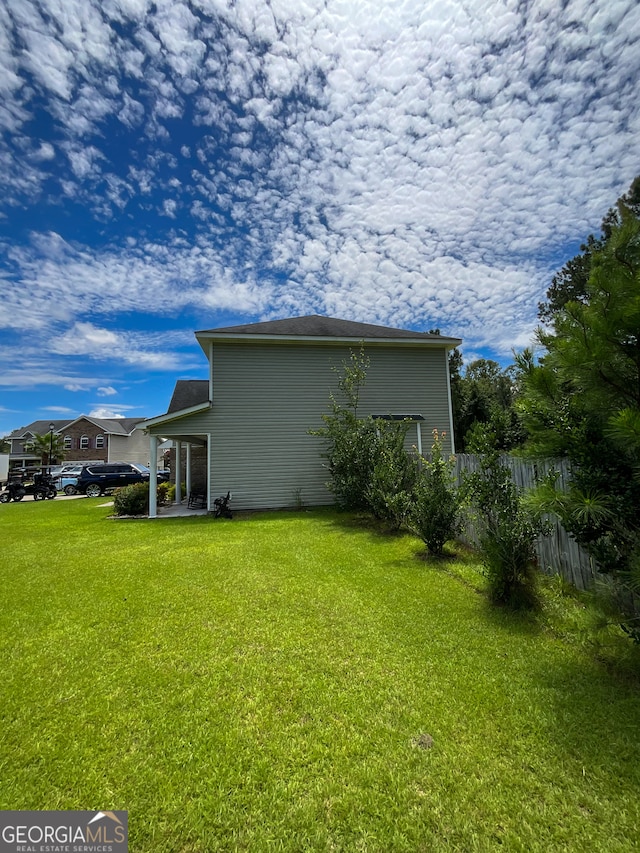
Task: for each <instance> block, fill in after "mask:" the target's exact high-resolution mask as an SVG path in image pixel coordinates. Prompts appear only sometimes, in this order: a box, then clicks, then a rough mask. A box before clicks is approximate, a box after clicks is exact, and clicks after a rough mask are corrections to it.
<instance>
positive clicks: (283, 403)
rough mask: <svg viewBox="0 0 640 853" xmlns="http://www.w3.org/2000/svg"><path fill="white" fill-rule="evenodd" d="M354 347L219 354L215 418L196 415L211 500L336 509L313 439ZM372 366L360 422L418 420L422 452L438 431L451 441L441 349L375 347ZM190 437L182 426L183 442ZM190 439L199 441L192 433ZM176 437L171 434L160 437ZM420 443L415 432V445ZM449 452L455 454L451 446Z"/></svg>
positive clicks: (223, 349)
mask: <svg viewBox="0 0 640 853" xmlns="http://www.w3.org/2000/svg"><path fill="white" fill-rule="evenodd" d="M349 352H350V350H349V348H348V347H336V346H322V345H274V344H268V343H265V344H262V343H259V344H258V343H256V344H250V343H248V342H247V343H243V344H232V343H229V344H226V343H225V344H220V343H216V344H215V346H214V356H213V376H214V381H213V408H212V410H211V412H210V413H206V414H205V415H204V416H203V415H198V416H197V417H196V418H194V421H195V420H197V421H198V429H197V431H198V432H200V431H201V430H202V432H205V431H206V432H209V433H211V448H210V451H211V472H212V480H211V492H212V498H215V497H217V496H218V495H220V494H223V493H226V492H227V490H231V492H232V494H233V503H232V506H233V508H234V509H258V508H265V507H285V506H294V505H295V504H296V501H297V499H298V497H299V498H300V499H301V500H302V501H303V502H304V503H305V504H307V505H319V504H327V503H331V502H332V496H331V494H330V493H329V492H328V490H327V488H326V485H325V484H326V480H327V472H326V469H325V468H324V467H323V460H322V458H321V453H322V449H323V443H322V440H321V439H319V438H317V437H314V436H310V435H309V434H308V430H309V429H310V428H316V427H320V426H322V419H321V415H322V414H323V413H327V412H329V411H330V402H329V394H330V392H331V391H333V392H334V393H338V389H337V376H336V374H335V372H334V371H333V370H332V367H336V368H338V369H341V365H342V362H343V361H344V360H348V359H349ZM366 353H367V355H368V356H369V358H370V360H371V364H370V367H369V370H368V374H367V382H366V384H365V386H364V387H363V389H362V392H361V397H360V409H359V414H361V415H363V416H365V415H367V414H372V413H375V414H383V413H384V414H387V413H388V414H398V413H402V414H405V413H412V414H413V413H419V414H422V415H424V417H425V421H424V422H423V424H422V438H423V450H424V451H425V452H426V451H427V450H428V449H429V447H430V439H431V431H432V430H433V429H434V428H437V429H438V430H440V431H446V433H447V442H448V439H449V431H450V424H449V407H448V396H447V357H446V352H445V350H444V349H426V348H418V347H406V348H398V347H394V348H393V349H391V348H387V347H383V346H377V347H376V346H373V345H372V346H368V347H366ZM187 423H189V426H190V427H191V428H193V427H194V426H195V423H194V422H193V421H192V419H191V418H188V419H185V420H184V421H180V422H176V425H175V430H176V433H177V432H178V431H180V432H181V433H182V434H184V433H185V431H186V430H185V427H186V425H187ZM192 431H194V432H195V431H196V430H193V429H192ZM163 434H164V435H170V434H171V432H170V431H169V430H164V431H163ZM409 443H410V444H413V443H415V427H412V429H411V432H410V435H409ZM448 446H449V445H448Z"/></svg>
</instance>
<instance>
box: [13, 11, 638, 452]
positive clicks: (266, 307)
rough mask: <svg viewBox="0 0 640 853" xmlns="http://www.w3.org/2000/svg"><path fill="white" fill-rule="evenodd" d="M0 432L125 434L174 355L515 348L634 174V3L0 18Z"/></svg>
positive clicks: (166, 378)
mask: <svg viewBox="0 0 640 853" xmlns="http://www.w3.org/2000/svg"><path fill="white" fill-rule="evenodd" d="M0 66H1V67H0V94H1V97H0V124H1V125H2V131H3V132H2V135H1V137H0V138H1V141H0V181H1V183H2V186H1V190H2V191H1V193H0V199H1V201H0V276H1V278H2V280H1V282H0V332H1V336H2V337H1V342H0V359H1V364H0V435H2V434H6V433H8V432H9V431H11V430H12V429H15V428H18V427H20V426H22V425H24V424H27V423H29V422H30V421H33V420H35V419H38V418H45V419H46V418H48V417H53V418H64V417H67V416H68V417H69V418H72V417H75V416H77V415H78V414H81V413H84V414H94V415H98V416H103V417H107V416H126V417H133V416H141V417H142V416H148V417H151V416H153V415H157V414H159V413H161V412H163V411H165V410H166V408H167V405H168V401H169V398H170V395H171V392H172V389H173V385H174V382H175V380H176V379H179V378H181V379H185V378H204V377H205V376H206V362H205V359H204V356H203V355H202V352H201V350H200V348H199V347H198V345H197V343H196V341H195V338H194V336H193V332H194V331H195V330H196V329H208V328H214V327H216V326H222V325H229V324H232V323H239V322H243V323H244V322H251V321H254V320H255V321H258V320H263V319H275V318H280V317H286V316H294V315H299V314H312V313H318V314H328V315H331V316H337V317H344V318H347V319H353V320H360V321H364V322H371V323H381V324H385V325H393V326H402V327H405V328H412V329H416V330H425V331H426V330H429V329H430V328H433V327H435V326H437V327H439V328H440V329H441V330H442V332H443V333H444V334H447V335H452V336H458V337H462V338H463V339H464V342H465V343H464V356H465V359H466V360H467V361H468V360H470V359H472V358H474V357H476V356H477V355H480V354H483V355H487V356H489V357H494V358H497V359H499V360H505V359H506V360H509V359H510V353H511V350H512V348H513V347H516V348H521V347H523V346H525V345H526V344H527V343H529V341H530V339H531V334H532V331H533V329H534V328H535V326H536V323H537V320H536V314H537V303H538V301H539V299H540V298H542V296H543V295H544V293H545V291H546V288H547V287H548V284H549V282H550V279H551V276H552V274H553V272H554V271H555V270H557V269H558V268H559V267H560V266H562V264H563V263H564V261H565V260H567V259H568V258H570V257H571V256H572V255H574V254H575V253H576V251H577V249H578V246H579V243H580V242H581V241H582V240H583V239H584V238H585V237H586V236H587V235H588V234H589V233H592V232H597V231H598V228H599V224H600V221H601V219H602V216H603V215H604V214H605V213H606V211H607V209H608V208H609V207H610V206H611V205H613V203H614V202H615V200H616V199H617V198H618V196H620V195H621V194H622V193H623V192H625V191H626V190H627V189H628V188H629V185H630V183H631V181H632V179H633V178H634V177H635V176H636V175H637V174H638V173H640V156H639V147H638V143H639V141H640V99H639V98H638V94H637V93H638V83H639V80H640V73H639V72H640V5H639V4H638V3H637V0H563V2H559V0H528V2H524V0H518V2H516V1H515V0H514V2H511V0H506V1H505V2H502V0H500V2H495V0H464V2H463V0H457V2H452V0H375V2H360V0H271V2H262V0H250V2H248V1H247V0H235V2H225V0H191V2H179V0H155V2H153V3H152V2H147V0H37V2H31V0H5V2H4V3H3V4H2V5H0Z"/></svg>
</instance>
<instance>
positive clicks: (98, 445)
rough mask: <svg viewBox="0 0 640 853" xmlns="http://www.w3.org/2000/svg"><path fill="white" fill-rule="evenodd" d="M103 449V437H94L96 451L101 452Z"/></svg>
mask: <svg viewBox="0 0 640 853" xmlns="http://www.w3.org/2000/svg"><path fill="white" fill-rule="evenodd" d="M103 447H104V436H103V435H97V436H96V450H102V448H103Z"/></svg>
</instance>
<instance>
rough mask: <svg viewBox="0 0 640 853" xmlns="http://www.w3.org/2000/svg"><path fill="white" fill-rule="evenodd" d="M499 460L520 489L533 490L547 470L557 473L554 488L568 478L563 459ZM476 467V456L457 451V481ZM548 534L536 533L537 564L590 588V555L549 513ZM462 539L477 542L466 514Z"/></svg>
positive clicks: (592, 569)
mask: <svg viewBox="0 0 640 853" xmlns="http://www.w3.org/2000/svg"><path fill="white" fill-rule="evenodd" d="M502 461H503V462H504V464H505V465H507V466H508V467H509V469H510V470H511V476H512V478H513V481H514V483H516V485H517V486H519V487H520V488H523V489H532V488H533V487H534V486H536V485H537V484H538V482H539V481H540V480H542V479H543V478H544V477H545V476H546V475H547V474H548V473H549V472H550V471H552V470H553V471H555V472H556V473H557V474H558V475H559V476H558V480H557V483H556V488H558V489H560V490H562V489H566V487H567V484H568V482H569V479H570V473H569V465H568V463H567V461H566V460H564V459H557V460H554V461H553V462H546V461H545V462H531V461H529V460H526V459H520V458H519V457H517V456H506V455H505V456H503V459H502ZM478 467H479V458H478V457H477V456H474V455H473V454H470V453H459V454H458V455H457V456H456V467H455V473H456V476H457V478H458V482H461V480H462V477H463V473H464V472H465V471H476V470H477V469H478ZM549 522H550V524H551V533H550V535H549V536H538V538H537V540H536V554H537V557H538V565H539V567H540V569H541V570H542V571H543V572H545V573H546V574H550V575H562V577H563V578H565V580H567V581H569V583H572V584H573V585H574V586H576V587H577V588H578V589H590V588H591V587H592V586H593V584H594V582H595V580H596V579H597V578H601V577H602V576H601V575H599V574H598V572H597V569H596V567H595V566H594V563H593V560H592V558H591V557H590V556H589V554H587V552H586V551H585V550H584V549H583V548H581V547H580V545H578V543H577V542H576V541H575V539H574V538H573V537H572V536H570V534H569V533H567V531H566V530H565V529H564V527H563V526H562V525H561V524H560V522H559V521H558V520H557V519H556V518H555V517H553V516H549ZM462 539H463V540H464V541H465V542H467V543H468V544H470V545H477V543H478V537H477V534H476V530H475V527H474V523H473V519H472V518H471V516H470V515H467V516H466V517H465V519H464V526H463V533H462Z"/></svg>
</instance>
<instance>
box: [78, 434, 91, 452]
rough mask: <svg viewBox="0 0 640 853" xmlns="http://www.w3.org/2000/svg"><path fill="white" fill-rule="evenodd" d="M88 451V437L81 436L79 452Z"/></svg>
mask: <svg viewBox="0 0 640 853" xmlns="http://www.w3.org/2000/svg"><path fill="white" fill-rule="evenodd" d="M88 449H89V436H88V435H83V436H82V437H81V438H80V450H88Z"/></svg>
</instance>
